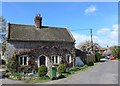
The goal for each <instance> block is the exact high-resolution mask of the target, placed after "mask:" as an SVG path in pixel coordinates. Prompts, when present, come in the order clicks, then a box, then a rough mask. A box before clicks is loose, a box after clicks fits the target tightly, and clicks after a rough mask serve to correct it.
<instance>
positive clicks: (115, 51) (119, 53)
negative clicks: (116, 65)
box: [111, 46, 120, 58]
mask: <svg viewBox="0 0 120 86" xmlns="http://www.w3.org/2000/svg"><path fill="white" fill-rule="evenodd" d="M111 48H112V55H113V56H115V57H117V58H120V46H113V47H111Z"/></svg>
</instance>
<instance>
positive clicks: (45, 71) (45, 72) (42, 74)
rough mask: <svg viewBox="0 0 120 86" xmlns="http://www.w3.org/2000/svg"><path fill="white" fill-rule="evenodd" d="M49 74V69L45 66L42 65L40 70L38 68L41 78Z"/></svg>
mask: <svg viewBox="0 0 120 86" xmlns="http://www.w3.org/2000/svg"><path fill="white" fill-rule="evenodd" d="M46 74H47V67H46V66H45V65H41V66H40V67H39V68H38V75H39V76H40V77H43V76H45V75H46Z"/></svg>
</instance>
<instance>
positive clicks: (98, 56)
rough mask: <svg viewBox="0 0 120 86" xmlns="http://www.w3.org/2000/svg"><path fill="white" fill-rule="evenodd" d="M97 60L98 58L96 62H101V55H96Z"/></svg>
mask: <svg viewBox="0 0 120 86" xmlns="http://www.w3.org/2000/svg"><path fill="white" fill-rule="evenodd" d="M95 58H96V62H100V58H101V54H100V53H98V52H96V53H95Z"/></svg>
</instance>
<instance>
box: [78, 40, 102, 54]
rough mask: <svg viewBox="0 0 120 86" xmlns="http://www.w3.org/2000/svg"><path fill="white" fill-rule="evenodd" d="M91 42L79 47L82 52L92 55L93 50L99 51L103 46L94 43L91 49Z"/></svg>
mask: <svg viewBox="0 0 120 86" xmlns="http://www.w3.org/2000/svg"><path fill="white" fill-rule="evenodd" d="M91 45H92V44H91V42H90V41H85V42H83V43H81V44H79V45H78V46H77V48H79V49H80V50H82V51H85V52H87V53H90V52H91V51H92V48H93V49H94V51H97V50H99V49H100V48H101V46H100V45H99V44H98V43H93V46H92V47H91Z"/></svg>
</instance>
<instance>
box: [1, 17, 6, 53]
mask: <svg viewBox="0 0 120 86" xmlns="http://www.w3.org/2000/svg"><path fill="white" fill-rule="evenodd" d="M6 24H7V23H6V20H5V19H4V18H3V16H0V40H1V43H2V54H4V52H5V50H6V37H5V36H6Z"/></svg>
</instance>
